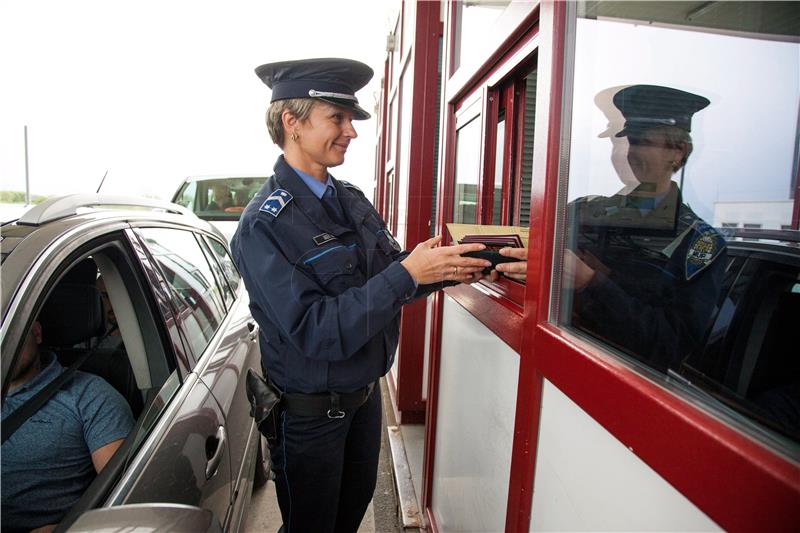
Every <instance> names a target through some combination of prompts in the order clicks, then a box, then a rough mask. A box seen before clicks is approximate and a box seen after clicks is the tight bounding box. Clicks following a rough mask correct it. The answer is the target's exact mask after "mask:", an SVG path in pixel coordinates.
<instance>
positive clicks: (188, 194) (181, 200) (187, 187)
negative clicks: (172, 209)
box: [175, 181, 197, 210]
mask: <svg viewBox="0 0 800 533" xmlns="http://www.w3.org/2000/svg"><path fill="white" fill-rule="evenodd" d="M196 195H197V182H196V181H192V182H189V183H186V184H184V186H183V189H181V192H180V193H178V197H177V198H176V199H175V203H176V204H178V205H182V206H183V207H186V208H188V209H191V210H194V199H195V196H196Z"/></svg>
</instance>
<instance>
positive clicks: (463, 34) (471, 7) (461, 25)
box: [453, 0, 511, 69]
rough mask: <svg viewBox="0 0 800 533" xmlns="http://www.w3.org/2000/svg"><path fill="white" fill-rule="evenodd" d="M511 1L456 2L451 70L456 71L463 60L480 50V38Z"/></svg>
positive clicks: (477, 0) (478, 0)
mask: <svg viewBox="0 0 800 533" xmlns="http://www.w3.org/2000/svg"><path fill="white" fill-rule="evenodd" d="M510 4H511V0H465V1H463V2H456V13H455V17H456V29H455V33H456V46H455V55H454V58H453V61H454V64H453V68H454V69H458V67H459V66H461V64H462V63H464V62H465V61H464V58H468V57H471V56H473V55H474V54H475V53H476V52H478V51H480V50H481V45H482V44H483V42H482V36H483V34H485V33H486V31H487V30H488V29H489V28H491V27H492V25H493V24H494V23H495V21H496V20H497V19H498V18H500V15H502V14H503V11H505V10H506V8H507V7H508V6H509V5H510Z"/></svg>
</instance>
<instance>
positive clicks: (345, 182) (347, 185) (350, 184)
mask: <svg viewBox="0 0 800 533" xmlns="http://www.w3.org/2000/svg"><path fill="white" fill-rule="evenodd" d="M339 183H341V184H342V185H344V186H345V187H347V188H348V189H355V190H357V191H358V192H360V193H361V194H364V191H362V190H361V189H359V188H358V187H356V186H355V185H353V184H352V183H350V182H349V181H344V180H339Z"/></svg>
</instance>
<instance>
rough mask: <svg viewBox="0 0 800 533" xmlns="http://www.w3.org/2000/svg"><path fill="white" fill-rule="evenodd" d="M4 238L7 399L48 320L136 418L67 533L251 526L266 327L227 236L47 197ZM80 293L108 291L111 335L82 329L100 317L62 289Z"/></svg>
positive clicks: (131, 205) (128, 204)
mask: <svg viewBox="0 0 800 533" xmlns="http://www.w3.org/2000/svg"><path fill="white" fill-rule="evenodd" d="M112 207H113V208H112ZM0 236H1V237H2V240H0V251H1V252H2V312H3V315H2V379H3V389H2V395H3V396H2V397H3V402H4V403H5V402H6V397H7V395H8V389H9V383H10V381H11V375H10V372H11V370H12V368H14V364H15V358H16V357H18V356H19V354H20V353H21V350H22V346H23V343H24V341H25V338H26V336H27V334H28V331H29V330H30V328H31V326H32V324H33V323H34V320H37V321H38V320H43V321H44V320H47V321H49V323H48V324H47V325H45V326H44V330H45V335H44V338H45V342H48V329H49V330H50V339H49V344H48V346H47V348H48V349H49V350H50V351H52V352H53V353H55V354H56V357H57V358H58V360H59V362H60V363H61V365H62V366H63V367H64V368H67V367H68V366H69V364H70V363H72V362H73V361H76V360H78V359H81V361H82V362H81V363H80V366H79V367H78V371H80V372H88V373H93V374H95V375H98V376H100V377H101V378H102V379H103V380H105V381H106V382H108V383H109V384H110V385H111V386H113V387H114V388H115V389H116V390H117V391H118V392H119V393H120V394H121V395H122V396H123V397H124V399H125V401H126V402H127V403H128V405H129V406H130V409H131V411H132V414H133V417H134V420H135V423H134V426H133V429H132V430H131V431H130V433H129V434H128V435H127V438H125V440H124V442H123V444H122V445H121V447H119V449H117V451H116V453H115V454H114V455H113V456H112V457H111V459H110V460H109V462H108V463H107V464H106V466H105V467H104V468H103V469H102V470H101V471H100V473H99V474H97V476H96V477H95V478H94V480H93V481H91V484H89V485H88V487H87V488H86V489H85V491H84V492H83V495H82V496H81V497H80V498H79V499H78V501H76V502H75V503H74V505H72V507H71V509H70V510H69V511H68V512H67V514H66V515H65V516H64V517H63V518H61V519H60V524H59V526H58V530H66V529H67V528H70V527H71V528H72V529H70V530H72V531H88V530H99V529H106V530H108V528H112V529H113V528H116V527H121V526H137V525H142V526H147V527H146V528H152V529H156V530H163V531H182V530H207V531H214V530H218V529H220V528H221V529H222V530H224V531H237V530H238V529H239V528H241V527H242V525H243V523H244V520H243V516H244V513H245V510H246V508H247V506H248V503H249V499H250V494H251V491H252V487H253V484H254V483H255V484H263V483H265V482H266V480H267V479H268V477H267V476H268V473H269V469H268V457H267V454H266V443H265V441H264V440H263V438H262V437H261V435H260V434H259V433H258V431H257V430H256V428H255V425H254V423H253V421H252V418H251V417H250V414H249V404H248V401H247V397H246V391H245V376H246V373H247V370H248V368H253V369H260V355H259V349H258V340H257V339H258V326H257V325H256V323H255V321H254V320H253V318H252V317H251V315H250V312H249V310H248V298H247V293H246V292H245V289H244V284H243V283H242V282H241V279H240V277H239V274H238V273H237V271H236V267H235V266H234V265H233V262H232V261H231V258H230V255H229V251H228V245H227V240H226V239H225V238H224V236H223V235H221V234H220V232H219V231H218V230H217V229H215V228H214V227H212V226H210V225H209V224H208V223H206V222H204V221H202V220H200V219H199V218H197V217H196V216H195V215H193V214H192V213H190V212H188V211H187V210H186V209H184V208H182V207H180V206H177V205H175V204H169V203H166V202H157V201H151V200H147V199H129V198H115V197H101V196H96V195H72V196H68V197H62V198H55V199H50V200H47V201H45V202H44V203H42V204H40V205H38V206H36V207H35V208H33V209H31V210H30V211H28V212H27V213H25V214H24V215H23V216H22V217H21V218H20V219H19V220H17V221H15V222H11V223H7V224H4V225H3V226H2V229H1V230H0ZM98 280H100V281H98ZM76 283H80V284H83V285H85V286H86V287H96V288H97V297H98V298H100V299H101V301H102V302H103V306H102V309H103V314H104V315H105V316H104V317H103V318H104V319H105V326H106V327H105V328H103V327H101V328H100V329H99V330H98V328H97V327H96V326H97V325H92V326H91V327H89V328H88V330H87V331H85V332H84V331H83V329H81V328H83V327H84V326H83V324H84V323H85V322H86V316H87V314H91V311H90V310H89V311H87V310H86V309H85V306H86V304H85V303H84V302H83V300H81V301H78V299H76V298H74V297H69V296H65V294H69V292H65V291H64V288H65V287H67V286H70V285H74V284H76ZM84 292H85V293H86V294H90V296H91V295H93V294H94V291H93V290H92V289H91V288H87V289H86V291H84ZM93 298H95V296H91V298H90V300H91V299H93ZM90 304H91V305H96V303H95V302H90ZM110 323H113V325H114V328H115V331H112V329H111V328H110V327H109V325H110ZM73 324H79V325H78V326H73ZM58 330H66V331H69V332H70V334H71V335H72V336H73V337H74V336H75V335H78V336H79V337H80V338H79V339H78V340H79V342H73V341H75V340H76V339H75V338H69V340H64V339H61V340H59V339H58V334H56V333H54V332H55V331H58ZM98 331H102V333H98ZM112 337H115V338H112ZM23 424H24V422H23ZM4 425H5V415H4ZM4 431H5V427H4ZM50 437H51V438H52V439H54V441H55V440H56V439H58V438H60V436H59V435H52V436H49V437H48V438H50ZM11 438H12V439H13V435H12V437H11ZM9 442H10V441H9ZM5 451H6V445H5V444H4V445H3V452H4V453H5ZM54 453H55V446H54ZM2 474H4V473H0V475H2ZM40 503H41V502H40ZM44 503H45V504H46V502H44ZM2 515H5V509H3V513H2ZM0 520H2V518H0ZM159 528H160V529H159ZM3 530H4V531H5V530H6V527H5V524H3ZM148 530H150V529H148Z"/></svg>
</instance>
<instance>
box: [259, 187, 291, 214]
mask: <svg viewBox="0 0 800 533" xmlns="http://www.w3.org/2000/svg"><path fill="white" fill-rule="evenodd" d="M292 198H293V196H292V195H291V194H290V193H289V191H285V190H283V189H275V191H274V192H273V193H272V194H270V195H269V198H267V199H266V200H264V203H263V204H261V207H260V208H259V209H258V210H259V211H263V212H265V213H269V214H270V215H272V216H274V217H277V216H278V215H279V214H280V213H281V211H283V208H284V207H286V206H287V205H289V202H291V201H292Z"/></svg>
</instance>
